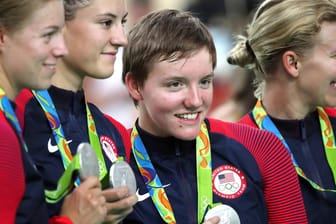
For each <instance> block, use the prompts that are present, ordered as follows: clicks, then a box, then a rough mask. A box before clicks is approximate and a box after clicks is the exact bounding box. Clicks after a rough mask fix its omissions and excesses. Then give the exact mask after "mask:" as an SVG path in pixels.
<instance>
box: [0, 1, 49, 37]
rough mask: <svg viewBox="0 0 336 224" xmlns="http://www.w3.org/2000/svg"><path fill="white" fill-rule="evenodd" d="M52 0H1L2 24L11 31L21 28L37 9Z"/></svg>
mask: <svg viewBox="0 0 336 224" xmlns="http://www.w3.org/2000/svg"><path fill="white" fill-rule="evenodd" d="M47 1H50V0H1V1H0V26H1V28H2V29H6V30H7V31H9V32H15V31H17V30H19V29H21V28H22V27H23V26H24V25H25V22H26V21H27V19H28V18H29V17H30V16H31V15H32V14H33V13H34V11H35V10H37V9H39V8H40V7H42V6H43V5H44V4H45V3H46V2H47Z"/></svg>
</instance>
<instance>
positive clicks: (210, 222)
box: [203, 216, 220, 224]
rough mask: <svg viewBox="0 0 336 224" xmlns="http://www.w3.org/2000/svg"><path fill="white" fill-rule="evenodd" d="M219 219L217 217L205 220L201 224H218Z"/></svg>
mask: <svg viewBox="0 0 336 224" xmlns="http://www.w3.org/2000/svg"><path fill="white" fill-rule="evenodd" d="M219 221H220V218H219V217H218V216H215V217H212V218H211V219H208V220H206V221H205V222H203V224H219Z"/></svg>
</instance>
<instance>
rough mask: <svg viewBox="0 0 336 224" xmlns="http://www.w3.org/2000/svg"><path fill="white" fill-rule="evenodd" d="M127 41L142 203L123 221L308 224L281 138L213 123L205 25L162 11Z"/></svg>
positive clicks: (211, 61)
mask: <svg viewBox="0 0 336 224" xmlns="http://www.w3.org/2000/svg"><path fill="white" fill-rule="evenodd" d="M128 42H129V43H128V45H127V46H126V47H125V49H124V55H123V59H124V60H123V63H124V64H123V74H122V77H123V81H124V83H125V84H126V87H127V89H128V92H129V95H130V96H131V97H132V99H133V101H134V103H135V105H136V107H137V109H138V111H139V117H138V119H137V121H136V123H135V124H134V126H133V129H132V132H131V143H132V152H133V154H132V156H131V166H132V168H133V169H134V171H135V174H136V178H137V185H138V194H139V195H140V199H141V201H139V202H138V203H137V204H136V205H135V206H134V211H133V212H132V213H131V214H130V215H129V216H128V217H126V219H125V220H124V222H123V223H155V224H160V223H171V224H174V223H198V224H200V223H203V222H205V221H206V223H213V224H216V223H219V219H220V220H221V222H220V223H234V224H237V223H264V224H267V223H277V224H283V223H306V214H305V212H304V207H303V200H302V197H301V194H300V189H299V183H298V180H297V177H296V174H295V170H294V167H292V164H291V161H290V157H289V155H288V153H287V151H286V149H285V147H284V146H283V145H282V144H281V141H280V140H279V139H277V138H276V136H274V135H272V134H270V133H266V132H263V131H260V130H257V129H253V128H249V127H245V126H242V125H238V124H231V123H226V122H221V121H218V120H214V119H210V118H207V117H206V114H207V112H208V110H209V108H210V105H211V102H212V94H213V79H214V75H213V73H214V68H215V66H216V60H217V58H216V49H215V45H214V42H213V38H212V36H211V35H210V33H209V31H208V29H207V28H206V26H205V25H204V24H203V23H202V22H201V21H200V20H199V19H197V18H196V17H194V16H192V15H191V14H190V13H187V12H182V11H178V10H160V11H154V12H152V13H149V14H147V15H146V16H144V17H143V18H142V20H141V21H139V22H138V23H136V24H135V25H134V27H133V28H132V29H131V30H130V33H129V37H128ZM283 180H286V188H284V187H283ZM280 183H281V184H280ZM139 192H140V193H139ZM205 219H206V220H205Z"/></svg>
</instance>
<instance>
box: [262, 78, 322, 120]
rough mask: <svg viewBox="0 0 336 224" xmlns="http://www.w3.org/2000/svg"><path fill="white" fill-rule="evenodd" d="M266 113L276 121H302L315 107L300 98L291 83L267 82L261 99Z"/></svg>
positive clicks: (304, 98)
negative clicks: (276, 119)
mask: <svg viewBox="0 0 336 224" xmlns="http://www.w3.org/2000/svg"><path fill="white" fill-rule="evenodd" d="M262 103H263V106H264V108H265V110H266V111H267V113H268V114H269V115H270V116H272V117H274V118H278V119H289V120H293V119H298V120H300V119H303V118H305V117H306V116H307V115H308V114H309V113H310V112H311V111H313V110H315V108H316V107H314V106H311V105H310V103H309V101H307V97H302V96H301V95H300V94H299V92H298V88H297V87H296V86H295V85H294V84H292V83H285V84H283V83H279V82H276V81H275V82H268V83H267V84H266V85H265V90H264V94H263V98H262Z"/></svg>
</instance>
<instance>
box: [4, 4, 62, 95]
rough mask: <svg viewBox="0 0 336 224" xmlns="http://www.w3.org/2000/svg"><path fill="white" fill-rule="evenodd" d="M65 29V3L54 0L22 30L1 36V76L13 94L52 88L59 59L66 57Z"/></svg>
mask: <svg viewBox="0 0 336 224" xmlns="http://www.w3.org/2000/svg"><path fill="white" fill-rule="evenodd" d="M63 26H64V8H63V2H62V1H60V0H51V1H46V2H45V3H44V5H43V6H42V7H40V8H39V9H37V10H36V11H35V12H34V13H33V15H32V16H31V17H30V18H27V20H26V21H25V24H24V26H23V28H21V29H20V30H17V31H13V32H6V31H4V32H2V34H1V35H2V40H1V54H0V63H1V72H2V73H3V74H4V75H5V76H6V77H7V80H8V83H9V85H10V86H11V87H12V88H13V92H14V94H17V93H18V92H19V91H20V90H21V89H22V88H31V89H46V88H48V87H49V86H50V85H51V78H52V76H53V75H54V73H55V71H56V61H57V59H58V58H60V57H62V56H63V55H64V54H67V49H66V47H65V44H64V39H63V35H62V33H61V29H62V27H63ZM3 80H5V79H3V77H2V78H1V81H3ZM4 82H6V81H4ZM2 84H4V83H2ZM4 85H6V84H4Z"/></svg>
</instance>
